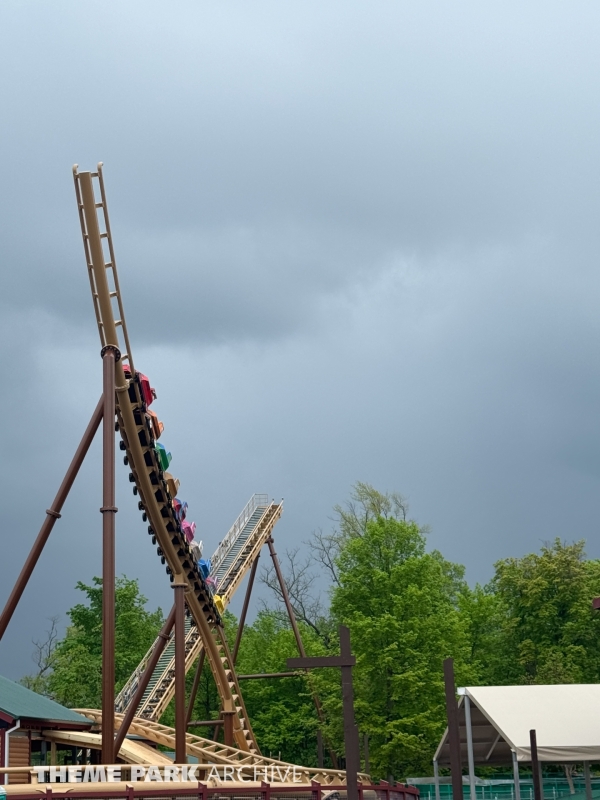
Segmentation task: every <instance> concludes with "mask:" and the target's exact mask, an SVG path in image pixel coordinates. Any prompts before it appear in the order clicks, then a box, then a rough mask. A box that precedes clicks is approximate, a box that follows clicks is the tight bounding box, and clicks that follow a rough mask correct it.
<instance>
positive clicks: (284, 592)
mask: <svg viewBox="0 0 600 800" xmlns="http://www.w3.org/2000/svg"><path fill="white" fill-rule="evenodd" d="M267 545H268V546H269V553H270V555H271V559H272V561H273V566H274V568H275V574H276V575H277V580H278V582H279V588H280V589H281V596H282V597H283V602H284V603H285V607H286V609H287V613H288V617H289V618H290V624H291V626H292V630H293V631H294V637H295V639H296V645H297V647H298V652H299V653H300V655H301V657H302V658H306V650H305V649H304V644H303V642H302V637H301V636H300V629H299V628H298V623H297V621H296V614H295V613H294V608H293V606H292V603H291V601H290V596H289V594H288V590H287V586H286V585H285V580H284V578H283V573H282V571H281V565H280V564H279V559H278V558H277V553H276V552H275V547H274V544H273V537H272V536H269V538H268V539H267ZM311 693H312V698H313V703H314V704H315V709H316V711H317V716H318V717H319V722H320V723H321V725H323V723H324V722H325V718H324V715H323V709H322V708H321V701H320V700H319V697H318V695H317V693H316V692H315V691H312V692H311ZM329 755H330V757H331V764H332V766H333V768H334V769H337V756H336V754H335V751H334V750H333V748H332V747H331V746H330V747H329Z"/></svg>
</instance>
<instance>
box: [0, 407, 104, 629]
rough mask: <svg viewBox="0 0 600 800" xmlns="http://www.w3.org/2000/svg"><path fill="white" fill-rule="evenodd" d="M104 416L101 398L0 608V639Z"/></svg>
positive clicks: (58, 517)
mask: <svg viewBox="0 0 600 800" xmlns="http://www.w3.org/2000/svg"><path fill="white" fill-rule="evenodd" d="M103 412H104V399H103V398H102V397H101V398H100V400H99V401H98V405H97V406H96V410H95V411H94V413H93V414H92V418H91V420H90V421H89V424H88V426H87V428H86V429H85V433H84V434H83V438H82V439H81V442H80V443H79V447H78V448H77V450H76V451H75V455H74V456H73V460H72V461H71V463H70V464H69V468H68V470H67V472H66V474H65V477H64V478H63V482H62V483H61V485H60V488H59V490H58V492H57V493H56V497H55V498H54V502H53V503H52V505H51V506H50V508H49V509H48V510H47V511H46V519H45V520H44V522H43V524H42V527H41V528H40V532H39V533H38V535H37V538H36V540H35V542H34V543H33V547H32V548H31V550H30V551H29V555H28V556H27V559H26V561H25V564H24V565H23V569H22V570H21V573H20V575H19V577H18V578H17V580H16V583H15V585H14V587H13V590H12V592H11V593H10V597H9V598H8V600H7V601H6V605H5V606H4V610H3V612H2V616H1V617H0V639H2V637H3V636H4V632H5V631H6V629H7V627H8V625H9V623H10V621H11V619H12V615H13V614H14V613H15V609H16V607H17V605H18V604H19V600H20V599H21V596H22V594H23V592H24V591H25V587H26V586H27V584H28V582H29V579H30V578H31V574H32V572H33V570H34V569H35V565H36V564H37V562H38V560H39V557H40V556H41V554H42V550H43V549H44V547H45V545H46V542H47V541H48V538H49V536H50V534H51V533H52V528H54V523H55V522H56V520H57V519H60V516H61V514H60V512H61V511H62V507H63V505H64V503H65V500H66V499H67V497H68V496H69V492H70V491H71V487H72V486H73V483H74V482H75V478H76V477H77V473H78V472H79V469H80V467H81V465H82V464H83V460H84V458H85V457H86V455H87V452H88V450H89V449H90V445H91V443H92V441H93V440H94V436H95V435H96V431H97V430H98V428H99V426H100V422H101V421H102V414H103Z"/></svg>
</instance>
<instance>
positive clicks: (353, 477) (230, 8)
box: [0, 0, 600, 678]
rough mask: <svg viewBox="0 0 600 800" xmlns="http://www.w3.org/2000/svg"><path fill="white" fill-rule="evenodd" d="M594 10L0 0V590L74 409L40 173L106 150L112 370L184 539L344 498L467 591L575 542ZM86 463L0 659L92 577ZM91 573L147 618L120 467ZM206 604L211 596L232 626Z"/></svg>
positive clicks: (326, 514)
mask: <svg viewBox="0 0 600 800" xmlns="http://www.w3.org/2000/svg"><path fill="white" fill-rule="evenodd" d="M599 23H600V5H598V3H597V2H591V0H588V1H587V2H586V1H585V0H581V1H580V2H577V3H565V2H564V1H561V2H556V1H554V0H544V2H540V1H539V0H530V1H529V2H527V3H523V2H520V1H519V2H516V0H514V1H512V0H502V2H486V3H482V2H480V1H479V0H477V2H475V0H473V1H472V2H470V1H468V0H459V2H452V3H451V2H428V0H413V1H412V2H402V0H394V2H385V0H384V1H382V2H375V3H374V2H353V1H351V2H349V0H344V1H343V2H342V1H340V2H327V3H323V2H311V0H302V1H301V2H300V1H298V2H296V1H295V0H290V2H285V3H282V2H262V0H256V1H255V2H247V1H246V2H241V1H238V2H231V1H229V0H224V1H222V2H202V1H201V2H198V0H193V1H192V0H190V2H184V1H183V0H171V2H169V3H166V2H162V3H159V2H152V1H151V0H145V1H144V2H139V1H138V0H128V2H126V3H106V2H94V1H93V0H87V1H86V2H85V3H82V2H74V1H73V0H65V2H61V3H51V4H48V3H45V2H27V0H19V2H17V1H16V0H13V1H12V2H11V0H4V2H3V3H2V4H1V5H0V102H1V112H0V147H1V153H2V158H1V159H0V225H1V229H0V259H1V270H0V303H1V317H0V361H1V369H2V375H3V381H2V387H3V390H2V393H1V394H0V413H1V420H2V445H3V446H2V453H3V457H2V459H1V466H0V470H1V478H2V479H1V482H0V492H1V496H0V497H1V500H0V501H1V503H2V527H1V533H0V535H1V547H2V551H1V557H0V604H3V603H4V601H5V599H6V597H7V596H8V593H9V591H10V587H11V586H12V583H13V581H14V579H15V577H16V575H17V574H18V571H19V569H20V567H21V564H22V562H23V560H24V558H25V556H26V553H27V551H28V549H29V547H30V546H31V543H32V542H33V540H34V538H35V536H36V534H37V531H38V529H39V526H40V524H41V522H42V521H43V519H44V510H45V509H46V508H47V507H48V506H49V504H50V502H51V500H52V498H53V497H54V494H55V492H56V489H57V488H58V485H59V483H60V481H61V479H62V476H63V474H64V471H65V469H66V467H67V464H68V462H69V460H70V458H71V456H72V453H73V451H74V449H75V447H76V445H77V443H78V441H79V439H80V437H81V434H82V432H83V430H84V428H85V425H86V424H87V421H88V418H89V416H90V414H91V412H92V410H93V408H94V406H95V404H96V402H97V399H98V397H99V395H100V392H101V362H100V358H99V349H100V345H99V339H98V334H97V328H96V326H95V320H94V314H93V309H92V301H91V297H90V291H89V283H88V279H87V276H86V270H85V263H84V259H83V248H82V243H81V236H80V231H79V222H78V218H77V209H76V206H75V199H74V191H73V184H72V177H71V166H72V164H73V163H74V162H77V163H79V165H80V169H82V170H83V169H93V168H94V167H95V165H96V162H97V161H100V160H102V161H103V162H104V163H105V177H106V184H107V191H108V199H109V208H110V212H111V221H112V228H113V236H114V242H115V247H116V252H117V259H118V263H119V271H120V279H121V287H122V291H123V298H124V303H125V309H126V315H127V321H128V327H129V333H130V337H131V341H132V348H133V352H134V357H135V362H136V366H137V367H138V368H139V369H141V370H142V371H143V372H145V373H147V374H148V375H149V376H150V378H151V381H152V383H153V385H154V386H155V387H156V389H157V392H158V400H157V402H156V404H155V406H154V407H155V408H156V410H157V412H158V413H159V416H160V417H161V418H162V419H163V421H164V423H165V434H164V438H163V441H164V442H165V444H166V445H167V447H168V448H169V449H170V450H171V451H172V453H173V462H172V471H173V473H174V474H175V475H177V476H178V477H179V478H180V480H181V486H182V488H181V495H182V496H183V497H184V498H185V499H187V500H188V502H189V504H190V512H191V515H190V516H191V517H192V518H195V520H196V521H197V523H198V527H199V529H200V532H201V536H202V538H203V539H204V541H205V543H206V544H207V549H208V550H209V551H210V552H212V550H214V548H215V546H216V544H217V543H218V541H219V540H220V539H221V538H222V536H223V534H224V533H225V532H226V530H227V529H228V527H229V526H230V524H231V523H232V522H233V520H234V519H235V517H236V516H237V514H238V513H239V511H240V510H241V508H242V507H243V505H244V504H245V502H246V501H247V499H248V498H249V497H250V495H251V494H252V493H253V492H267V493H269V494H270V495H271V496H273V497H275V498H280V497H284V498H285V513H284V516H283V518H282V520H281V521H280V523H279V524H278V526H277V529H276V532H275V533H276V537H275V538H276V541H277V545H278V549H279V551H280V552H283V551H285V549H286V547H292V546H294V545H295V544H297V543H299V542H301V541H302V540H305V539H307V538H308V537H309V536H310V534H311V531H313V530H314V529H316V528H318V527H322V528H324V529H328V528H329V527H330V526H331V516H332V507H333V506H334V505H335V504H336V503H342V502H344V500H345V499H346V498H347V497H348V495H349V493H350V491H351V486H352V484H353V483H354V482H355V481H358V480H361V481H366V482H369V483H372V484H373V485H374V486H376V487H377V488H379V489H380V490H382V491H392V490H396V491H400V492H401V493H402V494H404V495H405V496H406V497H407V498H408V500H409V502H410V506H411V513H412V515H413V516H414V518H416V519H417V520H418V521H419V522H420V523H422V524H428V525H429V526H430V527H431V534H430V544H431V546H432V547H438V548H439V549H440V550H441V551H442V552H443V553H444V554H445V556H446V557H447V558H449V559H452V560H454V561H458V562H461V563H463V564H465V565H466V568H467V578H468V580H469V582H470V583H475V582H477V581H479V582H485V581H487V580H488V579H489V578H490V577H491V575H492V572H493V563H494V561H495V560H497V559H500V558H505V557H507V556H519V555H522V554H524V553H527V552H530V551H532V550H535V549H538V548H539V547H540V545H541V543H542V542H543V541H547V540H551V539H553V538H554V537H557V536H558V537H562V538H564V539H567V540H572V539H579V538H585V539H587V541H588V553H589V555H591V556H594V557H598V556H600V544H599V536H598V533H599V531H598V513H599V511H598V486H599V482H600V427H599V423H598V408H599V403H600V361H599V336H600V314H599V311H600V275H599V270H598V263H599V253H600V241H599V238H600V237H599V233H598V231H599V225H598V219H599V214H600V208H599V199H600V198H599V187H600V170H599V157H598V141H599V134H600V110H599V102H598V97H599V90H600V48H599V47H598V29H599ZM100 455H101V454H100V448H99V446H95V447H94V449H93V451H92V452H91V454H90V457H89V459H88V461H87V462H86V464H85V465H84V468H83V470H82V473H81V475H80V477H79V478H78V480H77V483H76V485H75V488H74V490H73V494H72V496H71V498H70V499H69V501H68V503H67V505H66V506H65V509H64V515H63V518H62V519H61V520H60V521H59V522H58V524H57V525H56V527H55V530H54V533H53V535H52V538H51V540H50V542H49V544H48V546H47V549H46V551H45V552H44V555H43V557H42V559H41V561H40V563H39V565H38V568H37V570H36V572H35V575H34V580H33V582H32V584H31V585H30V587H29V588H28V590H27V592H26V595H25V597H24V600H23V602H22V604H21V606H20V608H19V610H18V612H17V614H16V615H15V617H14V619H13V622H12V625H11V627H10V628H9V631H8V633H7V634H6V636H5V638H4V640H3V642H2V644H1V645H0V672H2V673H3V674H5V675H7V676H9V677H13V678H16V677H19V676H20V675H22V674H23V673H25V672H28V671H31V670H32V669H33V663H32V661H31V649H32V647H31V639H32V638H37V637H39V636H41V635H42V633H43V631H44V628H45V627H46V626H47V618H48V617H50V616H52V615H55V614H56V615H60V616H61V624H62V625H63V626H64V624H65V623H66V616H65V612H66V610H67V609H68V608H69V606H70V605H72V604H73V603H74V602H76V601H77V600H78V593H77V592H76V591H75V589H74V585H75V582H76V581H77V580H84V581H89V580H90V579H91V577H92V576H93V575H96V574H100V570H101V564H100V542H101V518H100V514H99V513H98V509H99V507H100V505H101V463H100ZM117 479H118V505H119V509H120V510H119V514H118V516H117V542H118V565H117V566H118V570H119V572H121V573H126V574H127V575H128V576H130V577H138V578H139V579H140V583H141V586H142V589H143V591H144V592H145V594H146V595H147V596H148V597H149V598H150V601H151V605H152V606H153V607H155V606H156V605H157V604H160V605H161V606H162V607H163V609H167V608H168V607H170V604H171V602H172V598H171V594H172V592H171V589H170V586H169V583H168V581H167V580H166V576H165V574H164V568H163V567H161V565H160V562H159V561H158V559H157V558H156V555H155V553H154V550H153V548H152V547H151V546H150V542H149V537H148V536H147V535H146V534H145V526H144V525H143V524H142V522H141V519H140V517H139V514H138V513H137V510H136V503H135V501H134V498H133V497H132V495H131V487H130V485H129V483H128V481H127V469H126V468H125V467H124V466H122V465H119V466H118V470H117ZM234 610H235V606H234Z"/></svg>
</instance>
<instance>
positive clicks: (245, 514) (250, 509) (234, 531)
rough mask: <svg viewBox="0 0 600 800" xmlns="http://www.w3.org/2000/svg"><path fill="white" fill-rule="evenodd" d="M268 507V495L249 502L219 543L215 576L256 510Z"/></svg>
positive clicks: (214, 558) (214, 563)
mask: <svg viewBox="0 0 600 800" xmlns="http://www.w3.org/2000/svg"><path fill="white" fill-rule="evenodd" d="M268 505H269V495H268V494H253V495H252V497H251V498H250V500H248V502H247V503H246V505H245V506H244V509H243V510H242V512H241V514H240V515H239V516H238V518H237V519H236V521H235V522H234V523H233V525H232V526H231V528H230V529H229V531H228V532H227V533H226V534H225V536H224V538H223V539H222V541H221V542H219V546H218V547H217V549H216V550H215V553H214V555H213V557H212V559H211V562H212V574H213V575H214V574H215V573H216V572H217V570H218V569H219V567H220V566H221V564H222V563H223V561H224V559H225V556H226V555H227V553H228V552H229V550H231V548H232V547H233V545H234V543H235V541H236V539H237V538H238V537H239V535H240V533H241V532H242V531H243V530H244V527H245V526H246V524H247V522H248V520H249V519H250V517H251V516H252V514H254V512H255V511H256V509H257V508H259V507H260V506H268Z"/></svg>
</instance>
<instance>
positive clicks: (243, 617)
mask: <svg viewBox="0 0 600 800" xmlns="http://www.w3.org/2000/svg"><path fill="white" fill-rule="evenodd" d="M259 558H260V553H259V554H258V555H257V556H256V558H255V559H254V561H253V562H252V569H251V570H250V577H249V578H248V586H247V588H246V596H245V597H244V605H243V607H242V613H241V615H240V621H239V623H238V629H237V635H236V637H235V644H234V645H233V655H232V658H233V666H235V662H236V661H237V657H238V652H239V649H240V643H241V641H242V634H243V633H244V625H245V624H246V614H247V613H248V604H249V603H250V595H251V594H252V587H253V586H254V578H255V577H256V569H257V567H258V559H259Z"/></svg>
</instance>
